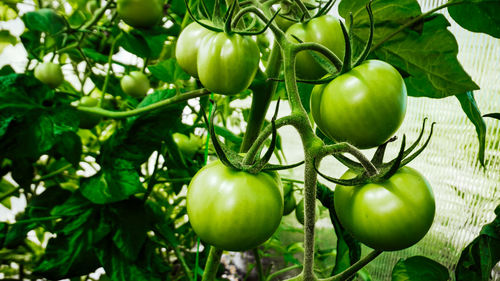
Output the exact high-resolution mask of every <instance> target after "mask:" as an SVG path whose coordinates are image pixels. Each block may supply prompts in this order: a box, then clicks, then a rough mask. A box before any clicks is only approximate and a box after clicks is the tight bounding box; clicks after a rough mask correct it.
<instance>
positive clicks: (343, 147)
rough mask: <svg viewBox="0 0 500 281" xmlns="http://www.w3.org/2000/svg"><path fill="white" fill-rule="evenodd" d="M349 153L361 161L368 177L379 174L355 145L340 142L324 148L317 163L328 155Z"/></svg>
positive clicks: (319, 153)
mask: <svg viewBox="0 0 500 281" xmlns="http://www.w3.org/2000/svg"><path fill="white" fill-rule="evenodd" d="M343 152H345V153H349V154H351V155H352V156H354V157H355V158H356V159H358V160H359V162H360V164H361V165H362V166H363V168H365V170H366V173H367V175H368V176H374V175H377V174H378V170H377V168H376V167H375V166H374V165H373V163H372V162H371V161H370V159H368V158H367V157H366V156H365V155H364V154H363V153H361V151H360V150H358V149H357V148H356V147H354V146H353V145H351V144H349V143H347V142H340V143H335V144H331V145H325V146H323V147H322V148H321V149H320V151H319V152H318V158H317V159H316V161H319V160H321V158H323V157H325V156H326V155H330V154H335V153H343Z"/></svg>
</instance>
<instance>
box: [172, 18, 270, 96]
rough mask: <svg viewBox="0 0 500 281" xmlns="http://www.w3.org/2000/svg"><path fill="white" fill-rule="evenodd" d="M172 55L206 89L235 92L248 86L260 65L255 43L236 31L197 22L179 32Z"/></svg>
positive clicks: (224, 92)
mask: <svg viewBox="0 0 500 281" xmlns="http://www.w3.org/2000/svg"><path fill="white" fill-rule="evenodd" d="M175 55H176V58H177V61H178V62H179V65H180V66H181V67H182V68H183V69H184V70H185V71H186V72H187V73H189V74H190V75H192V76H194V77H198V78H199V79H200V82H201V84H203V86H204V87H205V88H207V89H208V90H210V91H212V92H215V93H218V94H222V95H234V94H237V93H240V92H241V91H243V90H245V89H246V88H248V86H250V84H251V83H252V80H253V78H254V77H255V74H256V73H257V70H258V68H259V61H260V53H259V48H258V46H257V43H256V42H255V41H253V40H252V39H251V38H250V37H248V36H241V35H239V34H237V33H231V34H228V33H225V32H213V31H210V30H208V29H206V28H204V27H203V26H201V25H199V24H198V23H196V22H193V23H191V24H190V25H188V26H187V27H186V28H185V29H184V30H183V31H182V32H181V34H180V36H179V40H178V41H177V45H176V51H175Z"/></svg>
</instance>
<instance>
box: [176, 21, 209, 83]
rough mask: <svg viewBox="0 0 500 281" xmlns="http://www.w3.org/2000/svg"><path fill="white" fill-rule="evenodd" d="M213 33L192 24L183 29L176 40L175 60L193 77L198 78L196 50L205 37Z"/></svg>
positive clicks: (194, 23)
mask: <svg viewBox="0 0 500 281" xmlns="http://www.w3.org/2000/svg"><path fill="white" fill-rule="evenodd" d="M211 34H214V32H213V31H211V30H209V29H206V28H204V27H203V26H201V25H199V24H198V23H197V22H192V23H190V24H189V25H188V26H186V28H184V29H183V30H182V32H181V34H180V35H179V38H178V39H177V45H176V47H175V58H176V59H177V63H179V65H180V66H181V67H182V69H184V71H186V72H187V73H188V74H189V75H191V76H193V77H198V64H197V61H198V49H199V48H200V44H201V42H202V41H203V39H204V38H205V36H207V35H211Z"/></svg>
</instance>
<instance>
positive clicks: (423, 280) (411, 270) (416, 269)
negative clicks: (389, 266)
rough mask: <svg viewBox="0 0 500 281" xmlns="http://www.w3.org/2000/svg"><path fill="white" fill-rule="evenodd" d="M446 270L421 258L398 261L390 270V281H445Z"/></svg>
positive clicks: (438, 264) (447, 276)
mask: <svg viewBox="0 0 500 281" xmlns="http://www.w3.org/2000/svg"><path fill="white" fill-rule="evenodd" d="M449 278H450V276H449V273H448V269H447V268H446V267H444V266H443V265H441V264H440V263H438V262H436V261H433V260H431V259H429V258H426V257H422V256H414V257H410V258H407V259H400V260H399V261H398V263H397V264H396V265H395V266H394V269H393V270H392V281H428V280H432V281H447V280H448V279H449Z"/></svg>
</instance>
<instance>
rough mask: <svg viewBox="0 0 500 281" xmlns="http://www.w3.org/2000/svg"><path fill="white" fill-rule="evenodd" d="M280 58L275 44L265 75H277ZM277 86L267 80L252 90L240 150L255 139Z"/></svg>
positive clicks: (248, 146) (246, 149)
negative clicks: (250, 103)
mask: <svg viewBox="0 0 500 281" xmlns="http://www.w3.org/2000/svg"><path fill="white" fill-rule="evenodd" d="M280 58H281V54H280V50H279V47H278V46H277V44H275V45H274V46H273V48H272V49H271V54H270V56H269V62H268V65H267V68H266V75H267V77H276V76H278V74H279V71H280V66H281V63H280ZM277 86H278V83H277V82H276V81H270V80H268V81H266V82H265V83H264V85H262V87H258V88H257V89H255V90H254V91H253V94H252V105H251V108H250V114H249V117H248V121H247V124H248V125H247V128H246V131H245V136H244V137H243V142H242V143H241V147H240V152H247V151H248V150H249V149H250V147H251V146H252V143H253V142H254V141H255V139H257V137H258V135H259V133H260V130H261V128H262V123H264V119H265V117H266V113H267V110H268V108H269V104H270V103H271V99H272V97H273V95H274V92H275V91H276V87H277Z"/></svg>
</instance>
